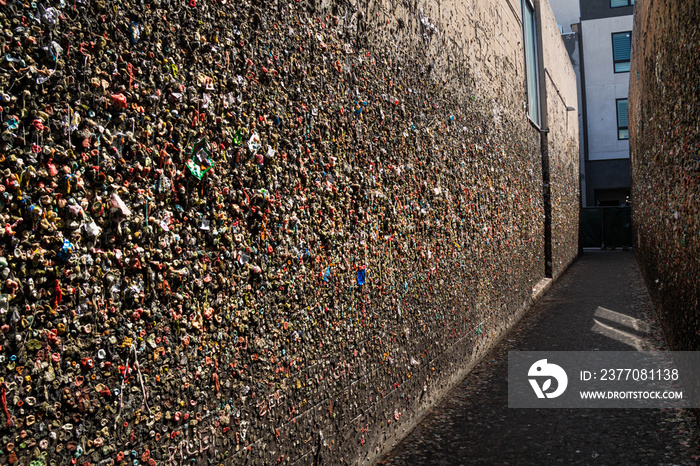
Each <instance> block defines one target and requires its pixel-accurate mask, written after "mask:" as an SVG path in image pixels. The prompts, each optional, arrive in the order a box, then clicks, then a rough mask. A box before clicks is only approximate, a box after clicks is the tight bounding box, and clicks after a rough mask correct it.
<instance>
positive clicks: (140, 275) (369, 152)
mask: <svg viewBox="0 0 700 466" xmlns="http://www.w3.org/2000/svg"><path fill="white" fill-rule="evenodd" d="M544 5H546V3H545V4H544ZM546 8H547V9H548V8H549V7H548V6H546ZM547 11H548V10H547ZM519 15H520V5H519V2H512V1H509V0H492V1H476V0H474V1H467V2H461V1H460V2H453V3H450V2H428V3H426V4H422V3H418V2H414V1H404V2H394V1H385V2H379V3H376V2H369V3H367V2H360V3H351V2H342V1H339V2H330V1H326V2H315V3H314V2H307V1H304V0H296V1H290V2H285V1H265V2H247V1H237V2H231V1H225V0H216V1H213V0H190V1H189V2H181V1H168V0H161V1H157V0H155V1H150V0H143V1H131V0H127V1H113V0H77V1H67V0H61V1H57V0H51V1H44V0H40V1H37V2H28V1H27V2H24V3H22V2H19V1H12V0H7V1H6V2H5V0H3V1H2V7H0V22H1V23H2V29H3V37H2V39H1V45H2V47H3V56H2V58H1V59H0V91H1V93H2V95H1V96H0V97H1V99H2V102H1V104H0V106H1V107H2V108H1V109H0V116H1V120H2V135H1V139H2V140H1V141H0V143H1V146H0V159H1V161H0V169H1V170H2V173H3V176H2V179H3V182H2V184H1V185H0V191H2V192H1V193H0V201H1V202H0V215H2V218H3V223H4V228H3V229H2V230H1V231H0V235H1V242H2V245H1V247H2V253H0V254H1V255H0V272H1V273H2V293H3V295H2V296H0V330H1V333H0V347H1V349H0V360H1V361H0V376H2V382H1V383H0V400H1V402H2V410H1V412H0V425H2V430H0V461H2V462H3V463H17V464H30V462H32V461H36V462H37V463H31V464H37V465H38V464H51V465H63V464H69V463H71V461H74V462H75V463H77V464H90V465H97V464H99V465H106V464H127V463H128V464H168V465H170V464H173V465H174V464H191V463H195V464H222V463H223V464H339V463H341V462H342V463H352V464H355V463H360V462H367V461H371V460H372V459H373V458H376V457H377V455H379V454H380V453H381V452H382V451H384V449H385V448H386V447H387V446H388V445H389V443H390V442H392V441H394V440H396V439H397V438H399V437H401V435H403V433H404V431H405V429H406V428H408V427H409V426H410V425H411V424H412V423H414V422H415V421H416V420H417V419H419V417H420V415H421V414H422V413H423V412H424V411H425V409H426V408H427V407H429V406H430V405H431V403H432V402H433V401H434V400H435V399H436V397H438V396H439V395H440V394H441V393H443V392H444V390H446V389H447V388H449V386H450V384H453V383H454V382H455V381H456V380H458V377H459V376H460V375H462V374H464V373H465V371H466V370H467V369H468V367H469V365H470V364H472V363H473V362H474V361H476V359H477V358H478V357H479V356H480V355H482V354H483V352H484V350H485V349H486V348H488V346H489V345H490V344H492V343H493V342H494V341H495V339H496V338H497V337H498V336H499V335H501V334H502V332H503V331H504V330H505V329H507V328H508V326H509V325H510V324H511V323H512V322H514V321H515V320H516V319H517V318H518V317H519V315H520V314H521V312H522V311H523V309H524V308H525V307H526V305H527V304H528V302H529V299H530V296H531V292H532V288H533V286H534V285H535V284H537V283H538V282H539V281H540V279H542V278H544V270H545V267H544V252H543V251H544V240H543V229H544V213H543V212H544V210H543V190H542V179H543V177H542V160H541V156H540V147H541V145H540V144H541V139H540V133H539V132H538V131H537V129H536V128H534V127H533V125H532V124H531V123H530V122H529V121H528V120H527V118H526V116H525V111H524V103H525V102H526V98H525V74H524V63H523V62H524V60H523V57H524V52H523V49H522V40H523V39H522V33H521V30H522V29H521V28H522V26H521V23H520V18H519ZM550 26H551V25H550ZM550 26H548V27H550ZM551 28H554V26H551V27H550V29H551ZM555 39H556V40H558V41H559V42H560V39H559V37H558V34H557V35H552V37H551V38H548V39H547V40H546V43H545V44H542V45H543V47H544V48H547V47H548V46H549V45H548V43H549V42H550V41H555ZM556 44H557V45H556V46H557V47H561V49H562V50H563V46H561V45H560V44H559V43H558V42H557V43H556ZM557 57H558V58H557ZM557 57H554V58H552V57H550V58H547V60H549V63H552V64H554V65H557V66H559V67H566V66H569V67H570V64H569V62H568V56H567V55H566V53H565V52H563V54H560V55H558V56H557ZM552 60H554V61H552ZM556 60H559V62H558V63H556ZM571 75H572V76H573V73H571ZM549 79H550V80H552V83H555V82H556V81H557V79H558V75H556V74H555V77H554V78H553V77H552V76H551V75H550V78H549ZM548 83H549V81H548ZM546 85H550V86H551V85H552V84H551V83H549V84H546ZM572 87H573V89H574V92H575V81H573V82H570V78H569V76H568V75H564V77H562V78H561V80H560V81H559V82H558V89H571V88H572ZM574 96H575V94H574ZM553 98H554V97H551V98H550V100H551V99H553ZM574 101H575V98H574ZM552 105H554V104H552ZM556 105H560V104H556ZM557 108H559V107H557ZM560 110H561V108H559V109H558V110H556V111H559V112H560ZM547 111H550V110H547ZM563 115H565V113H563V114H561V115H560V117H561V118H563ZM561 118H559V119H557V118H552V119H550V128H549V129H550V134H549V141H550V144H551V145H550V151H551V153H552V155H551V156H550V159H551V160H553V162H552V165H551V166H552V183H553V184H552V189H553V191H552V192H553V193H554V194H553V196H552V203H553V209H552V210H553V218H554V225H555V226H554V228H553V231H554V232H555V237H556V238H557V239H558V241H560V242H561V244H562V245H556V246H555V247H554V258H555V260H557V261H560V265H558V266H556V267H555V270H558V271H559V272H560V271H561V270H563V267H564V265H565V264H568V263H569V262H570V261H571V260H572V259H573V257H574V256H575V249H576V248H575V243H576V231H577V226H576V224H577V218H578V217H577V215H578V213H577V212H578V210H577V209H576V210H572V209H571V202H572V199H575V197H573V194H572V193H575V194H576V196H577V188H576V186H577V183H578V172H577V171H576V173H570V170H568V168H567V167H570V166H574V167H576V166H577V162H576V160H575V157H576V155H575V154H578V149H577V148H574V149H571V150H570V151H569V149H568V147H569V146H568V144H570V143H569V142H568V141H569V136H567V134H568V133H567V134H564V133H565V130H564V129H563V126H562V125H563V123H562V121H563V120H562V119H561ZM558 138H559V139H558ZM574 140H575V139H574ZM557 161H558V162H557ZM571 164H573V165H571ZM557 166H558V167H559V169H557V168H556V167H557ZM561 166H563V167H564V169H561ZM557 170H559V171H557ZM560 233H561V234H560ZM561 264H564V265H561ZM71 464H72V463H71Z"/></svg>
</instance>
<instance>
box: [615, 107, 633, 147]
mask: <svg viewBox="0 0 700 466" xmlns="http://www.w3.org/2000/svg"><path fill="white" fill-rule="evenodd" d="M621 100H624V101H625V102H627V103H628V104H629V98H628V97H623V98H620V99H615V115H616V117H617V118H616V123H617V140H618V141H628V140H629V138H630V128H629V109H627V108H626V107H625V108H626V110H627V115H626V118H627V126H620V103H619V102H620V101H621ZM620 130H627V137H626V138H621V137H620Z"/></svg>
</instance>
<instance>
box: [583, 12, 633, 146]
mask: <svg viewBox="0 0 700 466" xmlns="http://www.w3.org/2000/svg"><path fill="white" fill-rule="evenodd" d="M631 30H632V16H621V17H613V18H604V19H596V20H594V21H581V35H582V42H583V54H584V60H585V70H584V73H585V86H586V103H587V114H588V118H587V123H588V134H589V138H588V160H606V159H623V158H629V141H628V140H618V138H617V109H616V103H615V99H622V98H626V97H627V92H628V87H629V77H630V73H615V72H614V68H613V54H612V36H611V34H612V33H615V32H623V31H631Z"/></svg>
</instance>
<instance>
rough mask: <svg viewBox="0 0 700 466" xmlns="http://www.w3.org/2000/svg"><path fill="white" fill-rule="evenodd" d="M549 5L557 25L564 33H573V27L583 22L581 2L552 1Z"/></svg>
mask: <svg viewBox="0 0 700 466" xmlns="http://www.w3.org/2000/svg"><path fill="white" fill-rule="evenodd" d="M549 4H550V6H551V7H552V12H553V13H554V17H555V18H556V20H557V24H558V25H559V26H560V27H561V28H562V33H563V34H568V33H570V32H573V29H572V28H571V25H572V24H576V23H578V22H579V21H581V11H580V8H579V0H550V1H549Z"/></svg>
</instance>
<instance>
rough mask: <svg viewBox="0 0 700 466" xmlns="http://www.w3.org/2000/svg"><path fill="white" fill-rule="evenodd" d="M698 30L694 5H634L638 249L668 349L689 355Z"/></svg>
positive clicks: (695, 335)
mask: <svg viewBox="0 0 700 466" xmlns="http://www.w3.org/2000/svg"><path fill="white" fill-rule="evenodd" d="M699 23H700V11H698V8H697V5H695V4H694V3H693V2H684V1H676V0H660V1H654V2H651V1H644V2H640V3H639V4H638V5H637V7H636V11H635V17H634V28H635V34H634V36H633V47H632V49H633V53H632V75H631V76H632V80H631V82H630V101H629V115H630V143H631V147H632V154H631V156H632V192H633V220H634V229H635V241H636V244H635V246H636V248H637V254H638V258H639V260H640V263H641V265H642V270H643V272H644V274H645V277H646V279H647V283H648V285H649V287H650V290H651V292H652V295H653V296H654V298H655V299H656V302H657V309H658V311H659V314H660V316H661V319H662V322H663V324H664V326H665V329H666V335H667V336H668V337H669V341H670V343H671V346H672V348H673V349H674V350H687V351H696V350H698V349H699V348H700V313H698V302H700V284H699V282H698V276H700V261H699V260H698V258H699V257H700V242H699V239H700V238H699V232H700V227H699V225H700V224H699V219H700V216H699V215H698V199H700V183H698V171H699V170H700V164H699V162H698V134H699V131H698V126H697V122H698V121H699V120H700V106H698V101H700V77H699V76H698V72H697V70H698V64H699V63H700V42H699V41H700V39H699V38H700V35H699V34H698V24H699Z"/></svg>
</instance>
